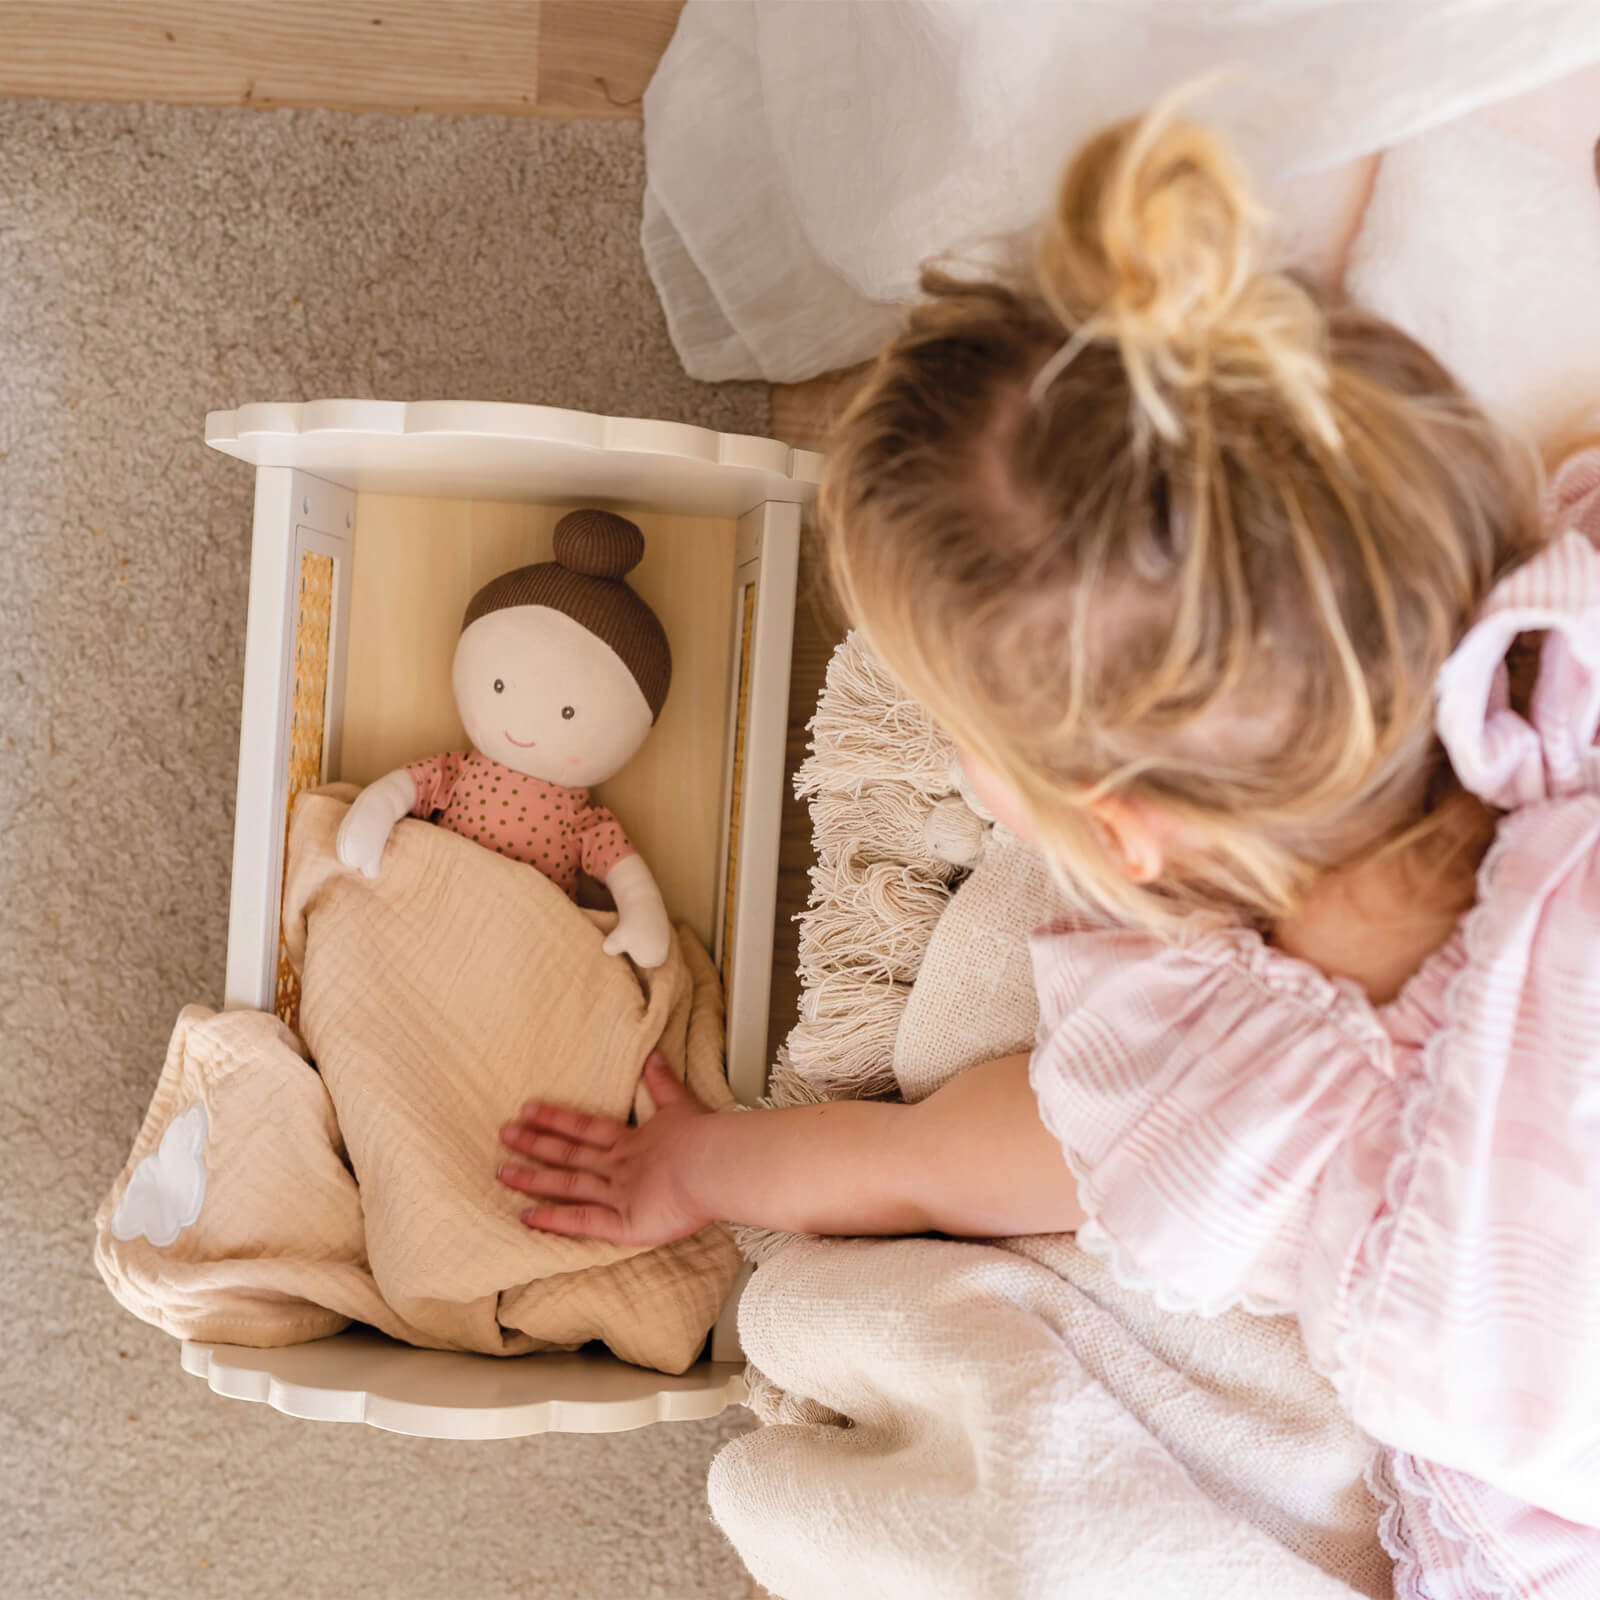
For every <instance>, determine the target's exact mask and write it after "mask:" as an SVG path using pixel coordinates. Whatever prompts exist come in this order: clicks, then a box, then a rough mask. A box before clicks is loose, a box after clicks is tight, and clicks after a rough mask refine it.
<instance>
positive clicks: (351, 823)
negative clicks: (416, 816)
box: [334, 767, 417, 878]
mask: <svg viewBox="0 0 1600 1600" xmlns="http://www.w3.org/2000/svg"><path fill="white" fill-rule="evenodd" d="M416 803H417V786H416V784H415V782H414V781H413V780H412V777H411V774H410V773H409V772H408V771H407V770H406V769H405V768H404V767H397V768H396V769H395V770H394V771H393V772H389V773H385V774H384V776H383V777H381V778H379V779H378V780H377V782H376V783H369V784H368V785H367V786H366V788H365V789H363V790H362V791H361V793H360V794H358V795H357V796H356V797H355V800H354V801H353V802H352V804H351V806H350V809H349V810H348V811H347V812H346V813H345V818H344V821H343V822H341V823H340V824H339V836H338V838H337V840H336V841H335V844H334V848H335V850H336V851H337V853H338V856H339V860H340V861H341V862H343V864H344V865H345V866H347V867H352V868H354V869H355V870H357V871H358V872H360V873H362V874H363V875H364V876H366V877H368V878H376V877H377V876H378V864H379V862H381V861H382V859H383V847H384V846H385V845H386V844H387V843H388V842H389V835H390V834H391V833H393V832H394V825H395V823H397V822H398V821H399V820H400V819H401V817H404V816H409V815H410V813H411V809H412V807H413V806H415V805H416Z"/></svg>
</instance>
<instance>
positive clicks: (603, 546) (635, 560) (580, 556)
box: [555, 509, 644, 579]
mask: <svg viewBox="0 0 1600 1600" xmlns="http://www.w3.org/2000/svg"><path fill="white" fill-rule="evenodd" d="M555 548H556V560H557V561H559V562H560V563H561V565H562V566H564V567H566V568H567V569H568V571H570V572H581V573H583V574H584V575H585V576H586V577H590V578H612V579H621V578H622V577H623V576H624V575H626V574H627V573H629V572H631V571H632V570H633V569H634V568H635V567H636V566H638V565H639V562H640V561H641V560H642V559H643V558H644V535H643V534H642V533H640V531H639V529H638V527H637V526H636V525H635V524H634V523H632V522H629V521H628V519H627V518H626V517H619V516H618V515H617V514H616V512H614V511H596V510H593V509H585V510H582V511H569V512H568V513H567V514H566V516H564V517H563V518H562V519H561V520H560V521H559V522H558V523H557V524H556V532H555Z"/></svg>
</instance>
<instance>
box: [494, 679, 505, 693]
mask: <svg viewBox="0 0 1600 1600" xmlns="http://www.w3.org/2000/svg"><path fill="white" fill-rule="evenodd" d="M494 692H495V693H496V694H504V693H505V692H506V680H505V679H504V678H496V679H495V680H494Z"/></svg>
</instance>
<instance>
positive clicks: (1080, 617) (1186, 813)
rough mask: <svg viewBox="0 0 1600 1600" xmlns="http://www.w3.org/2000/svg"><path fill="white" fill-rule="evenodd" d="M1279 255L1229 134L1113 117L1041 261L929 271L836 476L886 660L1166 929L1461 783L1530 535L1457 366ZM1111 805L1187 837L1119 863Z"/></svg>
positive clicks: (833, 499) (1265, 885)
mask: <svg viewBox="0 0 1600 1600" xmlns="http://www.w3.org/2000/svg"><path fill="white" fill-rule="evenodd" d="M1266 240H1267V219H1266V218H1265V216H1264V215H1263V213H1262V210H1261V208H1260V207H1259V206H1258V204H1257V203H1256V201H1255V199H1254V198H1253V196H1252V194H1251V190H1250V186H1249V184H1248V182H1247V180H1246V178H1245V176H1244V174H1243V172H1242V171H1241V170H1240V168H1239V166H1238V165H1237V164H1236V162H1235V160H1234V158H1233V157H1232V155H1231V154H1230V152H1229V151H1228V149H1227V147H1226V146H1225V145H1224V143H1223V142H1222V141H1221V140H1220V139H1219V138H1218V137H1217V136H1216V135H1215V134H1214V133H1212V132H1210V131H1207V130H1206V129H1204V128H1200V127H1196V126H1193V125H1191V124H1188V123H1185V122H1183V121H1181V120H1180V119H1179V118H1178V116H1177V115H1176V112H1175V110H1174V108H1173V107H1172V105H1170V104H1169V105H1168V106H1167V107H1165V108H1163V109H1161V110H1159V111H1157V112H1155V113H1152V114H1151V115H1150V116H1149V117H1147V118H1145V119H1142V120H1136V121H1130V122H1126V123H1123V124H1120V125H1118V126H1116V127H1113V128H1110V129H1108V130H1107V131H1105V132H1103V133H1101V134H1100V135H1099V136H1097V137H1096V138H1094V139H1092V140H1091V141H1090V142H1089V143H1088V144H1087V145H1086V146H1085V147H1084V148H1083V149H1082V150H1081V151H1080V152H1079V154H1078V155H1077V156H1076V157H1075V159H1074V160H1073V161H1072V162H1071V164H1070V165H1069V166H1068V168H1067V171H1066V173H1065V175H1064V177H1063V179H1062V182H1061V186H1060V190H1059V196H1058V202H1057V206H1056V210H1055V214H1054V215H1053V216H1052V217H1051V218H1050V219H1049V221H1048V224H1047V226H1046V227H1045V228H1044V230H1043V232H1042V234H1041V236H1040V238H1039V241H1038V247H1037V252H1036V256H1035V260H1034V263H1033V273H1032V277H1031V280H1030V279H1021V280H1018V281H1004V280H1002V279H995V278H990V279H986V280H978V279H973V278H970V277H968V278H962V277H957V276H953V275H951V274H950V273H948V272H946V271H943V270H941V269H938V268H934V267H930V268H928V269H926V270H925V271H924V274H923V280H922V286H923V290H924V293H925V295H926V296H927V297H928V298H927V299H926V300H925V301H924V302H923V303H922V304H920V305H919V306H917V307H916V308H915V309H914V310H913V311H912V312H911V313H910V315H909V318H908V322H907V325H906V327H905V329H904V331H903V332H902V333H901V334H900V336H899V337H898V338H896V339H895V340H894V341H893V342H892V343H891V344H890V345H889V346H888V347H887V348H886V349H885V350H884V351H883V352H882V353H881V354H880V355H879V357H878V359H877V362H876V364H875V366H874V368H873V370H872V372H871V374H870V376H869V377H868V379H867V381H866V383H865V385H864V387H863V388H862V389H861V391H860V392H859V393H858V394H857V395H856V397H855V399H854V401H853V403H852V404H851V405H850V407H849V409H848V410H847V412H846V413H845V415H844V417H843V419H842V421H841V424H840V426H839V428H838V430H837V432H836V436H835V439H834V441H833V444H832V448H831V451H830V458H829V461H828V465H827V469H826V472H825V476H824V482H823V487H822V494H821V522H822V527H823V531H824V536H825V538H826V541H827V550H828V561H829V569H830V573H831V576H832V579H833V582H834V585H835V587H836V589H837V591H838V592H839V594H840V596H841V598H842V600H843V602H844V605H845V607H846V609H847V611H848V612H849V614H850V616H851V619H852V621H853V622H854V623H855V625H856V626H858V627H859V628H861V629H862V631H863V633H864V634H865V636H866V638H867V641H868V642H869V644H870V645H871V646H872V648H873V649H874V650H875V651H876V652H877V653H878V654H879V655H880V656H881V657H882V658H883V660H884V661H885V663H886V664H887V665H888V666H889V667H890V668H891V669H893V670H894V671H895V672H896V673H897V674H898V675H899V676H900V677H901V678H902V679H903V680H904V682H905V684H906V686H907V687H908V688H909V689H910V690H911V692H912V693H914V694H915V695H917V696H918V698H919V699H921V700H922V701H923V702H924V703H925V704H926V705H927V707H928V708H929V710H930V712H931V713H932V714H933V715H934V717H935V718H936V719H938V720H939V721H940V722H941V723H942V724H943V725H944V726H945V727H946V728H947V729H948V731H949V732H950V733H951V735H952V736H953V737H954V738H955V739H956V741H957V742H958V743H959V744H960V745H961V746H963V747H964V748H965V749H967V750H969V751H971V753H972V754H973V755H974V756H975V757H977V758H978V759H979V760H981V761H982V762H983V763H984V764H985V765H987V766H988V767H989V768H991V769H992V770H993V771H994V772H995V773H996V774H997V775H998V776H999V777H1000V778H1001V779H1002V780H1003V781H1004V782H1005V783H1007V784H1008V785H1009V786H1010V787H1011V788H1012V790H1014V791H1015V793H1016V795H1017V796H1018V798H1019V800H1020V802H1021V804H1022V805H1023V806H1024V808H1025V809H1026V811H1027V812H1028V814H1029V816H1030V818H1031V820H1032V821H1033V823H1034V825H1035V827H1036V829H1037V832H1038V835H1039V837H1040V839H1041V842H1042V843H1043V844H1044V846H1045V848H1046V850H1047V852H1048V853H1049V855H1050V856H1051V858H1052V860H1053V861H1054V862H1055V863H1056V864H1057V866H1058V867H1059V868H1061V869H1062V871H1063V872H1064V873H1065V874H1066V876H1067V878H1068V880H1069V882H1070V885H1071V886H1072V887H1073V888H1074V889H1075V890H1077V891H1078V892H1079V893H1080V894H1081V895H1082V896H1083V897H1084V898H1086V899H1088V900H1089V901H1091V902H1093V903H1094V904H1096V905H1098V906H1099V907H1101V908H1102V909H1104V910H1107V911H1109V912H1111V913H1113V914H1115V915H1117V916H1120V917H1124V918H1131V919H1134V920H1138V921H1141V922H1143V923H1145V924H1146V925H1150V926H1156V927H1163V928H1167V929H1171V928H1173V927H1174V926H1176V924H1177V923H1178V922H1179V921H1181V920H1182V919H1183V918H1184V917H1186V916H1188V915H1189V914H1191V913H1193V912H1195V911H1197V910H1203V909H1209V910H1214V911H1220V912H1225V913H1227V914H1229V915H1244V916H1247V917H1250V918H1253V919H1257V920H1261V921H1265V922H1270V921H1273V920H1276V919H1277V918H1279V917H1282V916H1284V915H1286V914H1287V913H1288V912H1290V911H1291V910H1292V909H1293V908H1294V907H1295V905H1296V904H1297V903H1298V902H1299V900H1300V899H1301V897H1302V896H1303V894H1304V892H1305V890H1306V888H1307V887H1308V886H1309V884H1310V883H1311V882H1312V881H1313V880H1314V878H1315V877H1316V876H1317V875H1318V874H1319V873H1320V872H1321V871H1323V870H1325V869H1327V868H1330V867H1333V866H1336V865H1340V864H1343V863H1346V862H1348V861H1350V860H1352V859H1355V858H1356V857H1358V856H1359V855H1361V854H1363V853H1365V852H1368V851H1370V850H1372V849H1373V848H1375V847H1380V846H1383V845H1385V844H1392V843H1393V842H1394V841H1395V840H1397V839H1400V838H1405V839H1408V840H1414V839H1415V838H1416V837H1417V829H1418V824H1419V822H1420V821H1421V820H1422V819H1423V818H1424V817H1425V816H1426V815H1428V814H1430V813H1437V812H1439V811H1440V809H1441V806H1442V803H1443V801H1444V798H1445V796H1446V794H1447V793H1448V790H1449V786H1450V780H1449V777H1448V768H1447V766H1445V765H1444V763H1443V760H1442V757H1441V754H1440V751H1439V749H1438V746H1437V744H1436V742H1435V740H1434V736H1433V732H1432V692H1433V684H1434V678H1435V675H1436V673H1437V671H1438V668H1439V666H1440V665H1441V663H1442V662H1443V661H1444V659H1445V657H1446V656H1447V655H1448V654H1449V652H1450V650H1451V649H1452V648H1453V647H1454V646H1455V644H1456V643H1457V641H1458V640H1459V638H1460V637H1461V635H1462V633H1463V631H1464V629H1465V628H1466V626H1467V624H1468V623H1469V621H1470V619H1471V618H1472V616H1473V614H1474V612H1475V611H1476V610H1477V608H1478V606H1479V605H1480V603H1481V602H1482V600H1483V598H1484V596H1485V594H1486V593H1487V591H1488V589H1489V587H1490V585H1491V584H1492V583H1493V582H1494V580H1495V579H1496V578H1497V577H1498V576H1499V575H1500V574H1501V573H1503V572H1504V571H1505V570H1507V569H1508V568H1509V567H1511V566H1513V565H1515V564H1516V563H1517V562H1518V561H1520V560H1522V559H1524V558H1525V557H1526V556H1527V555H1528V554H1529V553H1531V551H1532V550H1533V549H1534V547H1535V546H1536V543H1537V540H1538V537H1539V536H1538V532H1537V527H1538V524H1537V518H1536V515H1535V505H1536V498H1535V493H1534V491H1535V487H1536V486H1535V484H1534V482H1533V481H1532V477H1531V474H1530V473H1529V471H1528V470H1527V464H1526V463H1525V462H1524V461H1523V460H1522V459H1521V458H1520V457H1519V456H1517V455H1516V454H1515V453H1514V452H1513V451H1512V450H1510V449H1509V448H1508V446H1507V445H1506V444H1505V443H1504V442H1503V440H1502V438H1501V436H1500V435H1499V433H1498V432H1497V430H1496V429H1495V428H1494V427H1492V426H1491V424H1490V423H1489V422H1488V420H1487V419H1486V418H1485V417H1484V416H1483V414H1482V413H1481V412H1480V411H1479V410H1478V408H1477V407H1476V406H1475V405H1474V404H1473V402H1472V401H1471V400H1470V399H1469V398H1468V397H1467V396H1466V395H1465V394H1464V393H1463V392H1462V390H1461V389H1460V388H1459V387H1458V386H1457V385H1456V383H1455V382H1454V381H1453V379H1452V378H1451V377H1450V375H1449V374H1448V373H1447V372H1446V371H1445V370H1444V368H1443V367H1442V366H1441V365H1440V364H1439V363H1438V362H1437V361H1435V360H1434V359H1433V358H1432V357H1431V356H1430V355H1429V354H1428V353H1427V352H1426V351H1424V350H1423V349H1422V348H1421V347H1420V346H1419V345H1417V344H1416V343H1415V342H1414V341H1412V340H1411V339H1410V338H1408V337H1407V336H1406V335H1404V334H1403V333H1401V332H1400V331H1399V330H1398V329H1396V328H1394V327H1392V326H1390V325H1388V324H1386V323H1384V322H1382V321H1381V320H1380V319H1378V318H1377V317H1374V316H1372V315H1370V314H1367V313H1364V312H1362V311H1360V310H1358V309H1355V308H1354V307H1351V306H1349V305H1346V304H1342V303H1334V302H1332V301H1330V300H1328V299H1326V298H1325V297H1324V296H1323V295H1321V294H1320V293H1319V292H1318V291H1316V290H1315V289H1314V288H1312V287H1311V286H1310V285H1308V284H1307V283H1304V282H1302V281H1300V280H1299V279H1297V278H1296V277H1294V276H1292V275H1290V274H1287V273H1284V272H1281V271H1278V270H1274V269H1273V268H1272V267H1271V266H1270V265H1269V264H1268V262H1267V261H1266V259H1265V250H1266ZM1106 796H1123V797H1135V798H1138V799H1141V800H1144V801H1147V802H1151V803H1154V804H1155V805H1157V806H1159V807H1160V808H1162V809H1163V811H1164V812H1166V813H1167V814H1169V815H1171V816H1174V817H1175V818H1177V819H1178V820H1179V821H1181V822H1182V823H1184V824H1186V825H1187V827H1186V832H1187V834H1188V836H1190V837H1194V838H1198V839H1201V840H1203V841H1204V844H1203V847H1199V848H1194V849H1190V850H1184V851H1180V852H1178V853H1177V855H1176V856H1169V860H1168V863H1167V869H1166V870H1165V871H1164V872H1163V874H1162V876H1161V878H1160V880H1159V881H1158V882H1156V883H1152V884H1149V885H1143V886H1141V885H1135V884H1131V883H1129V882H1128V881H1127V879H1126V877H1125V876H1124V875H1123V874H1122V873H1121V872H1120V871H1118V870H1116V868H1115V866H1114V864H1113V862H1112V860H1111V859H1110V857H1109V855H1108V854H1107V852H1106V850H1105V848H1104V845H1103V843H1102V841H1101V838H1100V836H1099V831H1098V827H1097V824H1096V823H1095V821H1094V819H1093V816H1092V814H1091V813H1090V812H1089V810H1088V809H1087V803H1088V802H1090V801H1092V800H1094V799H1097V798H1101V797H1106ZM1444 809H1448V808H1447V807H1445V808H1444ZM1424 831H1426V830H1424Z"/></svg>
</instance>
